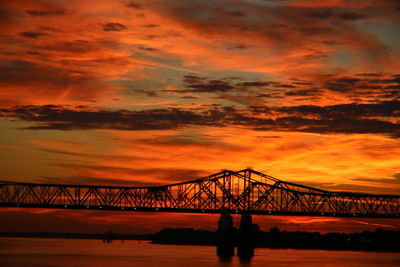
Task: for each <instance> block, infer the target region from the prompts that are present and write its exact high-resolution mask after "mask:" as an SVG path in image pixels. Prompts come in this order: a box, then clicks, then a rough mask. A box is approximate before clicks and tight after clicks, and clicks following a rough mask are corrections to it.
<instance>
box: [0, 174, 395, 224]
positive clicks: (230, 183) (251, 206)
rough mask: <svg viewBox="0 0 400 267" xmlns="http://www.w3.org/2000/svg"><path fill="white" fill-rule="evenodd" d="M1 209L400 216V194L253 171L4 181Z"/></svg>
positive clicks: (1, 189) (2, 184)
mask: <svg viewBox="0 0 400 267" xmlns="http://www.w3.org/2000/svg"><path fill="white" fill-rule="evenodd" d="M0 206H2V207H35V208H61V209H96V210H127V211H152V212H163V211H164V212H187V213H228V214H235V213H238V214H263V215H297V216H299V215H304V216H336V217H378V218H400V196H395V195H373V194H364V193H347V192H331V191H326V190H320V189H316V188H312V187H308V186H304V185H299V184H295V183H290V182H285V181H282V180H279V179H276V178H274V177H271V176H268V175H265V174H263V173H260V172H257V171H254V170H252V169H245V170H241V171H238V172H234V171H229V170H224V171H221V172H219V173H216V174H213V175H211V176H208V177H204V178H201V179H197V180H193V181H189V182H183V183H176V184H170V185H163V186H151V187H126V186H92V185H67V184H39V183H18V182H7V181H0Z"/></svg>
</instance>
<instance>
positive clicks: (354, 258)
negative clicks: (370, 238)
mask: <svg viewBox="0 0 400 267" xmlns="http://www.w3.org/2000/svg"><path fill="white" fill-rule="evenodd" d="M255 252H256V253H255V254H256V255H255V256H254V257H253V258H247V259H246V258H239V257H237V256H234V257H228V258H219V257H217V256H216V255H215V247H212V246H186V245H179V246H178V245H156V244H151V243H149V242H146V241H142V242H141V243H140V244H139V243H138V242H137V241H125V242H124V243H122V242H113V243H103V242H102V241H101V240H72V239H45V238H43V239H33V238H32V239H29V238H0V259H1V263H0V265H1V266H2V267H8V266H13V267H14V266H20V267H28V266H29V267H35V266H41V267H42V266H59V267H70V266H75V267H80V266H82V267H83V266H89V267H90V266H94V267H101V266H108V267H122V266H123V267H125V266H133V267H135V266H140V267H142V266H149V267H159V266H165V267H177V266H191V267H199V266H209V267H220V266H225V267H228V266H229V267H246V266H251V267H258V266H269V267H271V266H272V267H273V266H299V265H300V266H302V267H306V266H359V267H367V266H368V267H370V266H391V267H393V266H400V253H387V252H385V253H376V252H355V251H323V250H290V249H286V250H285V249H274V250H273V249H256V251H255Z"/></svg>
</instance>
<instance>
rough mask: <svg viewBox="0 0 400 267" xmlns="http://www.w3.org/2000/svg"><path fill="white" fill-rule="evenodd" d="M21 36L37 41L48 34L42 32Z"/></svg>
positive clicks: (27, 33)
mask: <svg viewBox="0 0 400 267" xmlns="http://www.w3.org/2000/svg"><path fill="white" fill-rule="evenodd" d="M20 35H21V36H23V37H26V38H33V39H37V38H40V37H42V36H45V35H47V34H46V33H42V32H21V33H20Z"/></svg>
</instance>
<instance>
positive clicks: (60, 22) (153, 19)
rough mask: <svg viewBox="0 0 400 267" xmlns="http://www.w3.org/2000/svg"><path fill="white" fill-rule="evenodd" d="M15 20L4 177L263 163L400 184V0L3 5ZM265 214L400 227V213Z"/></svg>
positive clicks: (0, 159)
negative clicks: (360, 216)
mask: <svg viewBox="0 0 400 267" xmlns="http://www.w3.org/2000/svg"><path fill="white" fill-rule="evenodd" d="M0 23H1V27H0V127H1V130H0V180H14V181H21V182H22V181H23V182H51V183H66V184H93V185H94V184H96V185H97V184H100V185H160V184H169V183H173V182H178V181H186V180H190V179H193V178H199V177H202V176H206V175H209V174H212V173H215V172H218V171H220V170H221V169H231V170H240V169H244V168H247V167H251V168H253V169H255V170H257V171H260V172H263V173H266V174H269V175H271V176H274V177H277V178H280V179H282V180H285V181H290V182H295V183H300V184H305V185H308V186H313V187H317V188H321V189H327V190H334V191H356V192H368V193H378V194H379V193H381V194H383V193H384V194H400V168H399V167H400V142H399V137H400V127H399V121H400V120H399V116H400V101H399V96H400V34H399V28H400V2H399V1H398V0H260V1H256V0H231V1H224V0H218V1H205V0H198V1H195V0H193V1H192V0H191V1H188V0H173V1H167V0H164V1H162V0H160V1H151V0H148V1H125V0H115V1H105V0H104V1H100V0H87V1H82V0H68V1H67V0H58V1H55V0H54V1H50V0H36V1H35V0H32V1H24V0H13V1H1V2H0ZM0 218H1V220H0V231H12V230H16V231H19V230H21V231H23V230H24V231H31V230H32V231H47V230H48V231H59V232H63V231H76V232H85V231H86V232H90V231H91V232H100V231H105V230H108V229H110V228H111V229H113V230H114V231H117V232H118V231H119V232H127V233H129V232H133V233H141V232H143V233H144V232H146V233H149V232H155V231H157V230H159V229H160V228H162V227H196V228H202V229H210V230H213V229H215V227H216V225H217V220H218V216H217V215H209V216H205V215H195V214H192V215H182V214H180V215H178V214H157V213H128V212H125V213H118V212H98V211H61V210H42V209H16V208H15V209H14V208H2V209H0ZM237 219H238V218H236V217H235V220H237ZM254 221H255V222H256V223H258V224H260V226H261V228H262V229H268V228H269V227H272V226H279V227H280V228H282V229H287V230H307V231H322V232H326V231H359V230H365V229H375V228H376V227H385V228H387V229H397V230H400V222H399V220H394V219H393V220H390V219H388V220H379V219H374V220H372V219H340V218H315V217H279V216H277V217H273V216H265V217H263V216H258V217H255V218H254ZM27 222H29V223H27Z"/></svg>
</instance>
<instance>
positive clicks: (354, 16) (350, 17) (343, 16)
mask: <svg viewBox="0 0 400 267" xmlns="http://www.w3.org/2000/svg"><path fill="white" fill-rule="evenodd" d="M337 16H338V17H339V18H341V19H344V20H360V19H365V18H366V17H367V16H366V15H364V14H359V13H354V12H343V13H339V14H337Z"/></svg>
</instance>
